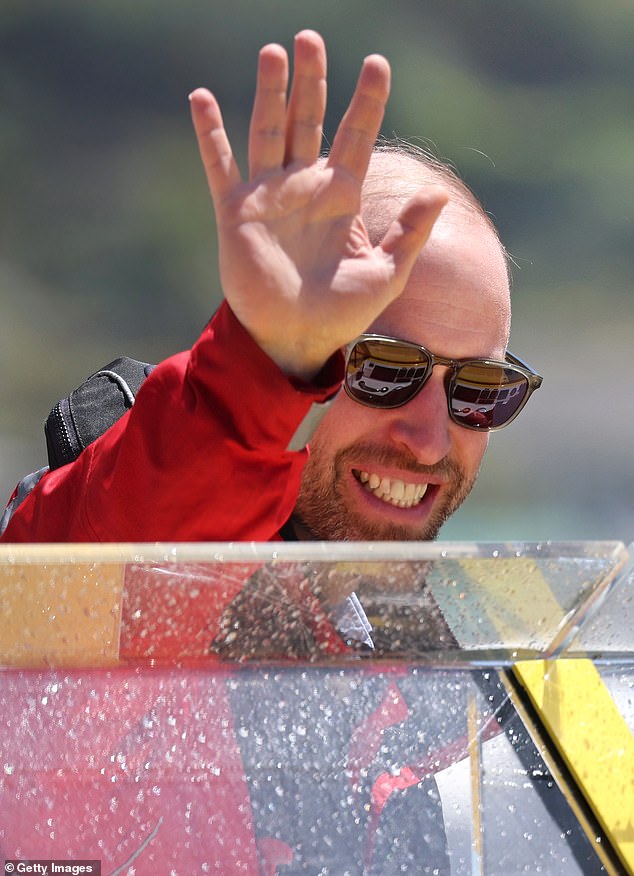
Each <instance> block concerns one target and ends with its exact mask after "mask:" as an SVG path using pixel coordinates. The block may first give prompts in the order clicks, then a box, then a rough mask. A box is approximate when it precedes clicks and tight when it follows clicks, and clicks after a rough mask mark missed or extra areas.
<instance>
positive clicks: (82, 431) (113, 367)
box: [44, 356, 154, 469]
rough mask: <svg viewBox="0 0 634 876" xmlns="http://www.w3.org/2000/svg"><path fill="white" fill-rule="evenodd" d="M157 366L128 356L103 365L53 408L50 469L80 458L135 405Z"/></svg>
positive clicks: (48, 433) (46, 431)
mask: <svg viewBox="0 0 634 876" xmlns="http://www.w3.org/2000/svg"><path fill="white" fill-rule="evenodd" d="M153 367H154V366H153V365H149V364H148V363H147V362H137V361H136V359H129V358H128V357H127V356H124V357H122V358H120V359H115V361H114V362H110V363H109V364H108V365H106V366H105V367H104V368H100V369H99V371H96V372H95V373H94V374H91V375H90V377H89V378H88V379H87V380H85V381H84V382H83V383H82V384H81V386H78V387H77V389H75V390H73V392H71V393H70V395H67V396H66V397H65V398H63V399H60V401H58V402H57V404H56V405H55V406H54V407H53V408H52V410H51V412H50V414H49V415H48V418H47V420H46V423H45V424H44V434H45V435H46V450H47V453H48V463H49V468H51V469H54V468H59V467H60V466H62V465H66V463H68V462H72V461H73V460H74V459H77V457H78V456H79V454H80V453H81V452H82V450H83V449H84V448H85V447H87V446H88V445H89V444H92V442H93V441H94V440H95V439H96V438H98V437H99V436H100V435H103V433H104V432H105V431H106V430H107V429H109V428H110V426H112V424H113V423H116V421H117V420H118V419H119V417H121V416H122V415H123V414H124V413H125V412H126V410H128V409H129V408H131V407H132V405H133V404H134V400H135V398H136V394H137V392H138V391H139V387H140V386H141V384H142V383H143V381H144V380H145V378H146V377H147V376H148V374H149V373H150V372H151V371H152V369H153Z"/></svg>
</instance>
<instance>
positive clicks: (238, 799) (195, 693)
mask: <svg viewBox="0 0 634 876" xmlns="http://www.w3.org/2000/svg"><path fill="white" fill-rule="evenodd" d="M341 368H342V366H341V357H333V359H332V360H331V362H330V363H329V364H328V365H327V367H326V368H325V369H324V370H323V372H322V374H321V375H320V378H321V379H320V381H319V385H318V386H313V385H311V386H309V385H305V384H302V383H299V382H297V381H291V380H288V379H287V378H286V377H285V376H284V375H283V374H282V373H281V372H280V371H279V369H277V368H276V366H275V365H274V364H273V363H272V362H271V360H270V359H268V357H267V356H266V355H265V354H263V353H262V351H261V350H260V349H259V348H258V347H257V345H255V344H254V342H253V341H252V340H251V338H250V336H249V335H248V334H247V333H246V332H245V331H244V330H243V329H242V327H241V326H240V324H239V323H238V322H237V320H236V319H235V317H234V316H233V314H232V313H231V311H230V310H229V308H228V307H227V306H222V307H221V308H220V310H219V312H218V313H217V315H216V316H215V318H214V319H213V320H212V322H211V323H210V325H209V326H208V327H207V328H206V329H205V331H204V332H203V334H202V336H201V338H200V339H199V341H198V342H197V343H196V345H195V346H194V347H193V349H192V350H191V352H190V353H189V354H187V353H185V354H182V355H179V356H175V357H173V358H171V359H169V360H167V361H166V362H164V363H162V364H161V365H159V366H158V367H157V368H155V369H154V371H153V372H152V373H151V375H150V376H149V377H148V378H147V380H146V381H145V383H144V384H143V386H142V388H141V390H140V392H139V394H138V397H137V400H136V403H135V405H134V407H133V408H132V409H131V410H130V411H129V412H128V413H127V414H126V415H125V416H124V417H122V419H121V420H120V421H118V422H117V423H116V424H115V425H114V426H113V427H112V428H111V429H110V430H109V431H108V432H106V433H105V434H104V435H103V436H102V437H101V438H100V439H98V440H97V441H95V442H94V443H93V444H92V445H90V446H89V447H88V448H86V450H84V452H83V453H82V454H81V455H80V456H79V458H78V459H77V460H76V461H75V462H74V463H72V464H69V465H66V466H64V467H63V468H60V469H57V470H55V471H52V472H49V473H48V474H46V475H44V477H43V478H42V479H41V480H40V482H39V484H38V485H37V486H36V487H35V488H34V489H33V490H32V492H31V493H30V494H29V495H28V496H27V497H26V499H24V500H23V501H22V502H21V504H20V505H19V506H18V507H17V509H16V510H15V512H14V513H13V515H12V517H11V519H10V522H9V525H8V527H7V529H6V531H5V533H4V536H3V539H2V540H3V541H5V542H19V541H28V542H35V541H39V542H44V541H67V542H80V541H88V542H99V541H101V542H104V541H127V542H130V541H134V542H151V541H168V542H169V541H227V540H253V541H266V540H271V539H277V538H279V529H280V527H281V526H282V525H283V524H284V523H285V522H286V521H287V520H288V518H289V516H290V514H291V512H292V509H293V506H294V503H295V499H296V496H297V492H298V489H299V482H300V477H301V472H302V468H303V465H304V462H305V459H306V455H307V453H308V450H307V449H306V448H305V447H302V448H301V449H299V450H292V451H291V450H289V449H288V447H289V443H290V442H291V440H292V439H293V436H294V435H295V433H296V431H297V429H298V427H299V426H300V424H301V423H302V421H303V419H304V417H305V416H306V414H307V413H308V412H309V410H310V409H311V406H312V405H313V403H315V402H317V403H319V402H323V401H324V400H325V399H327V398H328V397H330V396H331V395H333V394H334V392H336V390H337V389H338V387H339V383H340V379H341ZM258 484H259V485H262V484H265V485H266V489H262V488H261V487H260V488H258V487H257V486H256V485H258ZM300 572H301V569H300ZM210 574H211V578H210ZM266 574H267V573H266V570H265V571H264V572H263V571H262V570H261V569H258V568H257V567H256V566H255V565H254V567H253V569H251V570H245V568H244V566H240V567H239V568H236V569H233V570H232V569H231V568H229V567H224V568H223V569H222V574H221V577H220V578H218V577H217V570H216V572H214V571H212V572H211V573H210V571H209V567H207V568H206V567H204V566H202V565H201V566H183V565H181V566H178V567H175V566H168V567H166V568H164V569H154V568H147V567H145V566H134V565H131V566H129V567H128V569H127V572H126V581H125V587H124V598H123V620H122V631H121V641H120V657H121V660H122V661H123V664H124V667H125V664H128V665H131V666H132V667H134V666H137V665H138V661H139V660H141V661H142V664H141V665H142V666H143V667H144V668H143V669H142V670H137V669H135V668H132V669H126V668H120V669H114V670H109V671H107V670H89V671H83V672H50V673H42V672H39V671H33V672H28V671H27V672H17V671H6V672H5V673H3V674H2V676H1V677H0V715H1V716H2V717H1V719H0V720H1V721H2V722H3V724H4V726H3V727H2V728H0V760H1V761H2V764H3V765H4V773H3V774H2V775H0V812H1V813H2V816H1V820H0V851H1V852H3V853H4V856H5V858H13V857H21V858H29V859H31V860H34V859H46V858H55V857H57V858H62V859H63V858H79V859H100V860H101V861H102V865H103V869H102V873H104V874H106V873H132V872H134V873H137V874H147V876H160V874H172V873H174V874H186V876H191V874H194V873H207V872H209V873H214V872H215V873H222V874H231V873H241V874H243V873H244V874H253V876H259V874H265V876H273V874H275V873H277V872H278V867H280V866H282V865H284V866H283V869H282V870H281V871H280V872H283V873H289V874H291V873H300V872H317V869H319V868H321V867H324V866H326V867H330V870H329V872H340V871H341V872H343V869H342V868H344V867H345V869H346V871H347V872H350V873H359V874H361V873H370V872H372V873H375V872H376V873H384V872H387V871H386V870H385V859H386V850H387V852H389V853H390V854H393V852H390V849H391V848H392V840H393V838H394V836H395V835H398V834H399V831H400V832H401V833H402V825H401V824H400V823H399V822H401V821H402V812H401V814H400V815H399V814H397V815H396V816H395V817H394V818H393V820H394V822H395V823H394V825H392V827H389V828H387V829H386V830H384V831H383V832H382V834H381V835H382V836H383V840H382V841H381V842H382V843H383V845H384V846H385V848H383V849H382V850H381V849H378V850H377V839H376V837H377V834H376V828H377V825H378V824H379V822H380V820H381V818H382V814H383V813H384V811H385V809H386V806H387V804H388V803H389V802H390V801H392V800H394V799H396V798H395V796H394V795H395V794H396V795H397V796H398V793H399V792H405V791H407V789H411V791H412V792H418V795H419V798H420V799H419V800H418V802H416V801H415V802H414V806H413V808H412V811H413V812H417V813H419V815H418V816H417V817H416V819H415V825H414V828H413V829H410V830H409V834H408V837H407V838H406V837H405V835H403V836H402V837H401V838H400V844H399V843H397V846H399V848H400V849H401V854H402V856H404V857H403V858H402V860H404V861H407V860H411V859H412V857H415V858H417V859H418V860H420V857H421V855H424V857H425V859H426V860H427V861H428V862H429V863H430V865H431V864H434V866H438V868H439V869H438V872H443V870H442V867H443V866H444V863H445V847H444V834H443V830H442V814H441V812H440V810H439V808H438V800H437V796H434V793H435V792H434V786H433V780H432V781H431V784H430V782H429V781H428V780H426V778H425V777H426V776H429V775H430V774H431V773H433V772H434V771H435V770H436V769H438V768H439V766H441V765H442V759H440V760H439V758H438V751H437V748H438V746H436V744H435V742H434V744H433V745H432V749H433V750H434V758H433V760H434V762H435V763H434V765H431V764H430V763H428V762H426V761H425V757H423V755H422V754H421V750H420V745H419V743H418V741H417V739H418V737H417V732H418V731H419V729H420V728H419V726H418V725H416V726H414V728H413V729H412V730H410V731H409V735H408V733H405V736H407V737H408V738H409V743H407V744H406V743H404V742H402V741H397V742H396V743H395V750H394V751H392V752H391V754H390V757H389V758H387V760H386V757H385V752H383V753H382V754H381V752H382V750H383V748H385V746H383V737H384V733H385V732H387V731H388V730H390V728H392V730H393V732H396V731H397V730H398V728H400V727H401V726H406V725H407V719H408V716H409V711H410V710H409V707H408V704H407V702H406V699H405V698H404V696H403V694H402V693H401V691H400V690H399V688H398V687H397V686H396V684H395V680H396V677H397V676H404V677H406V676H407V672H406V671H404V670H403V669H402V668H401V669H399V670H398V672H397V673H396V675H395V674H394V670H389V671H388V672H387V675H378V674H377V673H376V671H375V670H373V671H371V672H369V673H367V672H366V673H361V674H362V675H363V678H364V681H363V683H362V684H353V685H352V687H351V688H350V690H348V692H347V693H346V690H347V689H346V690H344V691H343V693H341V692H337V690H336V689H337V685H338V682H336V683H335V684H334V689H333V684H332V682H330V683H326V676H325V675H324V671H322V670H318V669H314V670H313V671H311V672H308V673H307V672H306V671H305V667H302V666H298V668H297V670H293V669H292V666H291V667H287V669H285V670H284V672H280V676H279V678H278V679H277V680H274V681H273V683H271V680H270V676H269V675H268V674H267V673H268V670H266V669H259V668H257V665H256V668H253V669H252V668H249V669H245V668H244V667H242V668H232V667H231V665H229V664H228V663H227V662H222V663H217V662H216V663H215V668H212V669H211V671H209V668H210V667H209V664H208V661H209V659H211V660H212V661H213V660H214V658H213V657H211V658H210V657H209V656H206V658H205V661H204V666H203V665H202V664H201V663H200V658H201V657H202V656H203V655H209V654H210V652H211V653H212V654H216V655H218V656H220V657H223V658H228V659H229V660H235V659H236V657H237V658H239V659H242V658H245V657H246V658H253V657H256V656H259V657H262V656H263V654H266V655H267V656H268V658H269V659H270V658H271V657H276V656H278V657H280V658H284V659H288V657H289V655H291V656H294V657H301V656H302V650H304V651H305V649H306V643H307V639H308V640H310V644H311V645H312V647H313V648H315V647H316V648H317V649H319V650H320V652H321V653H323V654H327V655H329V656H331V657H332V656H333V655H337V654H343V653H344V652H345V651H346V650H347V647H346V645H345V644H344V642H343V641H342V639H341V637H340V636H339V635H338V634H337V632H336V631H335V630H334V628H333V627H332V625H331V624H330V622H329V620H328V618H327V617H326V616H325V614H324V612H323V610H322V608H321V606H320V604H319V602H318V600H317V599H316V598H315V596H314V595H313V593H312V591H311V589H310V586H309V584H308V582H307V580H306V579H305V578H302V575H301V574H299V575H297V576H292V575H291V576H286V578H285V579H284V581H283V582H282V583H281V582H280V581H279V580H277V578H276V576H275V575H272V576H269V579H266ZM245 575H246V576H247V577H246V580H245ZM214 576H215V577H214ZM263 576H264V578H265V580H263ZM258 622H259V623H260V624H262V623H263V624H264V626H265V627H266V629H267V631H268V633H269V635H268V640H267V642H266V643H265V644H264V645H263V647H262V649H261V650H260V652H258V648H259V647H260V645H261V644H262V643H261V640H260V641H258V637H257V636H256V637H254V636H253V635H252V631H253V629H254V628H255V627H257V623H258ZM298 629H299V631H300V639H299V644H298V640H297V637H296V636H294V633H293V632H292V631H293V630H294V631H295V632H297V630H298ZM236 635H237V638H236ZM157 656H158V657H159V664H160V665H161V664H164V662H165V661H167V665H164V668H162V669H160V668H153V669H152V668H150V667H149V666H148V662H147V661H148V660H155V659H156V658H157ZM183 661H185V662H186V663H191V661H194V664H193V665H191V666H190V668H189V669H182V668H176V667H177V665H178V664H180V663H182V662H183ZM170 666H171V667H172V668H170ZM331 673H334V676H335V677H337V678H338V677H339V672H338V670H331ZM327 674H328V673H327V672H326V675H327ZM357 675H358V673H357ZM344 687H345V685H344ZM282 689H283V693H282V692H281V691H282ZM426 711H427V710H426ZM454 736H455V734H454V735H452V739H454ZM258 738H260V742H259V743H258V741H257V740H258ZM397 738H398V733H397ZM412 739H413V740H414V742H413V743H412ZM428 742H429V740H428V741H427V742H426V743H425V746H424V748H425V750H427V749H428ZM412 746H413V747H412ZM267 757H268V761H266V758H267ZM399 757H400V760H399V759H398V758H399ZM390 758H391V759H390ZM403 758H406V759H407V761H408V763H409V765H408V766H404V764H403V760H402V759H403ZM261 761H262V762H261ZM265 761H266V762H265ZM313 761H314V763H313V764H312V766H311V763H312V762H313ZM414 762H415V763H414ZM397 763H398V764H399V766H398V769H396V764H397ZM399 811H400V810H399V808H398V806H397V807H396V810H395V812H397V813H399ZM430 813H431V814H430ZM421 817H422V818H423V822H424V823H421ZM425 819H427V820H426V821H425ZM430 835H431V836H433V837H435V839H434V841H433V842H432V843H431V845H430V841H429V837H430ZM422 836H425V837H426V839H425V840H424V841H423V840H422V839H421V837H422ZM386 844H387V845H386ZM421 844H422V845H421ZM379 845H380V842H379ZM329 856H330V858H329ZM372 862H374V863H372ZM430 872H431V871H430Z"/></svg>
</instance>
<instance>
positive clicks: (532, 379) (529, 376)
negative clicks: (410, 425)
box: [344, 334, 543, 432]
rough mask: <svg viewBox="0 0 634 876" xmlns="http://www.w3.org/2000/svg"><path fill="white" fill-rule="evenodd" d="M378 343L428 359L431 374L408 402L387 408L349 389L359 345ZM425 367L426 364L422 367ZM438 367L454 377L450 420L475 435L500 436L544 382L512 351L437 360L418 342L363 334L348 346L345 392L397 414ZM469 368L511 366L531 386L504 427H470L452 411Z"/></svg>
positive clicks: (449, 391) (448, 385)
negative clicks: (501, 356) (463, 373)
mask: <svg viewBox="0 0 634 876" xmlns="http://www.w3.org/2000/svg"><path fill="white" fill-rule="evenodd" d="M372 341H377V342H380V343H382V344H387V345H388V346H390V345H393V346H394V347H397V346H398V347H401V348H402V347H406V348H411V349H412V350H416V351H417V352H418V353H419V354H421V353H422V354H423V355H424V356H426V357H428V359H429V365H428V366H427V372H426V374H425V377H424V379H423V380H421V382H420V384H419V385H418V386H417V387H416V389H415V390H414V392H413V393H412V395H411V396H410V397H409V398H407V399H405V400H404V401H398V402H396V403H391V404H387V403H385V402H384V403H383V404H373V403H372V402H371V401H361V400H360V399H358V398H356V396H354V395H353V391H352V390H351V389H350V387H349V385H348V384H349V379H348V366H349V362H350V358H351V356H352V352H353V350H354V348H355V347H356V346H357V344H360V343H365V342H372ZM395 364H396V365H400V367H403V365H404V364H405V363H402V364H401V363H395ZM421 364H422V363H421ZM436 365H443V366H445V367H446V368H449V369H451V371H450V374H448V375H447V380H446V381H445V395H446V397H447V410H448V412H449V417H450V419H451V420H452V422H454V423H456V424H457V425H458V426H462V428H463V429H470V430H471V431H473V432H497V431H498V430H500V429H504V428H505V427H506V426H508V425H509V424H510V423H512V422H513V420H514V419H515V418H516V417H517V416H518V415H519V414H520V413H521V411H522V410H523V408H524V407H525V406H526V403H527V402H528V400H529V398H530V397H531V395H532V394H533V393H534V392H535V390H536V389H539V387H540V386H541V385H542V381H543V378H542V377H540V375H539V374H538V373H537V372H536V371H534V370H533V369H532V368H531V367H530V365H527V364H526V362H523V361H522V360H521V359H519V358H518V357H517V356H514V355H513V353H509V352H508V350H507V352H506V353H505V354H504V360H503V361H502V360H500V359H480V358H477V357H475V358H470V359H447V358H446V357H445V356H436V355H435V354H434V353H432V352H431V351H430V350H428V349H427V347H423V345H422V344H417V343H415V342H414V341H405V340H402V339H400V338H392V337H389V336H387V335H376V334H362V335H359V336H358V337H357V338H355V340H354V341H352V343H350V344H348V346H347V349H346V367H345V378H344V389H345V391H346V394H347V395H348V396H349V397H350V398H351V399H352V400H353V401H355V402H357V404H360V405H364V406H365V407H369V408H374V409H375V410H393V409H394V408H401V407H403V406H404V405H406V404H408V403H409V402H410V401H412V399H414V398H416V396H417V395H418V394H419V392H421V390H422V389H424V387H425V386H426V385H427V382H428V381H429V378H430V377H431V375H432V373H433V370H434V368H435V367H436ZM467 365H486V366H489V365H490V366H494V367H498V368H508V367H509V366H510V367H511V368H512V369H514V370H515V371H517V372H518V373H519V374H521V375H522V377H524V378H525V379H526V382H527V390H526V394H525V395H524V397H523V399H522V401H521V402H520V404H519V405H518V407H517V408H516V409H515V411H514V412H513V413H512V414H511V416H510V417H509V418H508V420H506V421H505V422H504V423H501V424H500V425H498V426H479V425H476V424H474V425H470V424H468V423H466V422H465V421H464V420H459V419H458V418H457V417H456V416H455V415H454V412H453V411H452V410H451V397H452V394H453V390H454V388H455V384H456V380H457V375H458V373H459V371H460V369H461V368H463V367H465V366H467Z"/></svg>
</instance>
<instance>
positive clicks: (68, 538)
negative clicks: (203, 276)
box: [1, 304, 342, 542]
mask: <svg viewBox="0 0 634 876" xmlns="http://www.w3.org/2000/svg"><path fill="white" fill-rule="evenodd" d="M341 378H342V362H341V357H340V356H334V357H333V358H332V359H331V360H330V362H329V363H328V364H327V365H326V366H325V368H324V369H323V371H322V372H321V374H320V376H319V380H318V383H317V385H312V384H311V385H309V384H305V383H302V382H301V381H294V380H289V379H288V378H286V376H285V375H284V374H283V373H282V372H281V371H280V370H279V369H278V368H277V366H276V365H275V364H274V363H273V362H272V361H271V360H270V359H269V358H268V356H266V354H264V353H263V352H262V350H260V348H259V347H258V346H257V345H256V344H255V343H254V341H253V340H252V339H251V337H250V335H249V334H248V333H247V332H246V331H245V330H244V329H243V328H242V326H241V325H240V323H239V322H238V321H237V320H236V318H235V317H234V315H233V313H232V312H231V310H230V309H229V307H228V306H227V305H226V304H223V305H222V306H221V307H220V309H219V311H218V312H217V314H216V315H215V317H214V318H213V320H212V321H211V323H210V324H209V325H208V326H207V328H206V329H205V330H204V332H203V333H202V335H201V337H200V338H199V340H198V342H197V343H196V344H195V345H194V347H193V348H192V350H191V351H189V352H188V353H182V354H180V355H177V356H173V357H172V358H170V359H167V360H166V361H165V362H162V363H161V364H160V365H159V366H157V367H156V368H155V369H154V370H153V371H152V373H151V374H150V376H149V377H148V378H147V380H146V381H145V383H144V384H143V386H142V387H141V389H140V391H139V394H138V397H137V401H136V403H135V405H134V407H133V408H132V409H131V410H130V411H129V412H128V413H126V414H125V415H124V416H123V417H122V418H121V419H120V420H119V421H118V422H117V423H115V425H114V426H113V427H112V428H111V429H109V430H108V431H107V432H106V433H105V434H104V435H103V436H102V437H101V438H99V439H98V440H97V441H95V442H94V443H93V444H91V445H90V446H89V447H87V448H86V449H85V450H84V451H83V453H82V454H81V455H80V456H79V458H78V459H77V460H76V461H75V462H74V463H71V464H69V465H65V466H63V467H62V468H59V469H56V470H54V471H52V472H49V473H48V474H46V475H45V476H44V477H43V478H42V479H41V481H40V482H39V483H38V485H37V487H36V488H35V489H34V490H33V491H32V492H31V493H30V494H29V496H28V497H27V498H26V499H25V500H24V501H23V502H22V503H21V504H20V505H19V507H18V508H17V509H16V511H15V512H14V513H13V515H12V517H11V519H10V522H9V525H8V527H7V529H6V530H5V532H4V534H3V536H2V539H1V540H2V541H5V542H57V541H64V542H117V541H124V542H130V541H136V542H153V541H167V542H175V541H181V542H182V541H190V542H194V541H228V540H236V541H269V540H271V539H275V538H277V537H278V532H279V529H280V527H281V526H283V524H284V523H285V522H286V521H287V520H288V518H289V516H290V514H291V511H292V510H293V507H294V504H295V499H296V497H297V492H298V490H299V482H300V478H301V472H302V468H303V466H304V463H305V460H306V456H307V453H308V450H307V449H306V448H305V447H303V448H302V449H300V450H297V451H291V450H288V447H289V444H290V442H291V440H292V438H293V436H294V434H295V432H296V430H297V429H298V427H299V426H300V424H301V423H302V421H303V419H304V417H305V416H306V415H307V414H308V412H309V411H310V409H311V407H312V405H313V403H320V402H323V401H325V400H326V399H328V398H329V397H331V396H332V395H333V394H334V393H335V392H336V391H337V389H338V388H339V385H340V382H341ZM257 484H266V489H261V488H257V487H256V486H255V485H257Z"/></svg>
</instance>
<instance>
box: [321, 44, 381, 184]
mask: <svg viewBox="0 0 634 876" xmlns="http://www.w3.org/2000/svg"><path fill="white" fill-rule="evenodd" d="M389 93H390V65H389V64H388V62H387V60H386V59H385V58H384V57H383V56H382V55H369V56H368V57H367V58H366V59H365V60H364V62H363V66H362V67H361V72H360V74H359V79H358V80H357V85H356V88H355V90H354V94H353V95H352V99H351V100H350V104H349V106H348V109H347V110H346V112H345V114H344V117H343V118H342V120H341V122H340V123H339V127H338V128H337V133H336V134H335V139H334V141H333V144H332V149H331V150H330V155H329V158H328V165H329V166H331V167H335V166H336V167H339V168H341V169H342V170H344V171H346V172H348V173H350V174H351V175H352V176H353V177H355V178H356V179H357V180H359V182H361V181H362V180H363V179H364V177H365V174H366V171H367V169H368V163H369V161H370V156H371V155H372V149H373V147H374V144H375V142H376V138H377V136H378V134H379V131H380V129H381V123H382V121H383V115H384V113H385V105H386V103H387V99H388V96H389Z"/></svg>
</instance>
